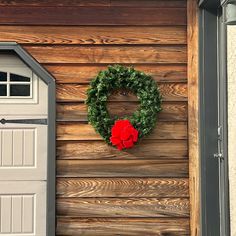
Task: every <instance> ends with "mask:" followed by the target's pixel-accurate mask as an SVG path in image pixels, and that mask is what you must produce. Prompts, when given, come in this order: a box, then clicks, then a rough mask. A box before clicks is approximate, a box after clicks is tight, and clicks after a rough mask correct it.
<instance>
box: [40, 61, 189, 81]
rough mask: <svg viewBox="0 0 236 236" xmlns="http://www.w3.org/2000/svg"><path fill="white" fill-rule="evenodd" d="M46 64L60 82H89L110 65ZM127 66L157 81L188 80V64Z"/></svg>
mask: <svg viewBox="0 0 236 236" xmlns="http://www.w3.org/2000/svg"><path fill="white" fill-rule="evenodd" d="M44 66H45V67H46V68H47V69H48V71H49V72H51V73H52V74H53V75H54V76H55V78H56V81H57V82H58V83H60V84H64V83H74V84H75V83H78V84H88V83H89V82H90V81H91V80H92V79H93V78H95V77H96V75H97V74H98V73H99V71H101V70H104V69H106V68H107V66H108V65H101V64H97V65H93V64H91V65H83V64H82V65H81V64H76V65H70V64H59V65H58V64H44ZM127 66H133V67H135V69H137V70H141V71H145V72H146V73H147V74H150V75H151V76H152V77H153V79H154V80H156V81H157V82H187V70H186V65H175V64H170V63H169V64H166V65H163V64H162V65H158V64H151V65H150V64H149V65H139V64H128V65H127Z"/></svg>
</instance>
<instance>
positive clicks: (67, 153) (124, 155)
mask: <svg viewBox="0 0 236 236" xmlns="http://www.w3.org/2000/svg"><path fill="white" fill-rule="evenodd" d="M167 158H168V159H187V158H188V145H187V140H142V142H140V144H139V145H136V146H135V147H134V148H132V149H129V150H125V151H122V152H120V151H119V150H117V149H116V148H115V147H112V146H110V145H107V144H106V143H105V142H104V141H84V140H83V141H57V159H58V160H69V159H74V160H88V159H91V160H100V159H111V160H129V159H138V160H143V159H155V160H158V159H164V160H166V159H167Z"/></svg>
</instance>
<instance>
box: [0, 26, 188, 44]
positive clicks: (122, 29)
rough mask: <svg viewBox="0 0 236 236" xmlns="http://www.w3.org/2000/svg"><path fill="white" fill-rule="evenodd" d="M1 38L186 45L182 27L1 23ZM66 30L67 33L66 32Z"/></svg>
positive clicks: (27, 41) (36, 41) (30, 41)
mask: <svg viewBox="0 0 236 236" xmlns="http://www.w3.org/2000/svg"><path fill="white" fill-rule="evenodd" d="M0 32H1V39H2V40H3V41H15V40H17V41H18V42H19V43H21V44H22V45H27V44H34V45H43V44H46V45H47V44H50V45H61V44H63V45H84V44H85V45H86V44H88V45H91V44H92V45H93V44H96V45H109V44H118V45H123V44H124V45H127V44H131V45H132V44H134V45H137V44H142V45H143V44H148V45H149V44H157V45H160V44H163V45H164V44H180V45H181V44H186V34H187V32H186V27H184V26H179V27H175V26H166V27H163V26H161V27H160V26H156V27H150V26H147V27H143V26H142V27H140V26H133V27H131V26H128V27H126V26H117V27H116V30H115V31H114V28H113V27H112V26H101V27H99V28H98V27H96V26H93V27H91V26H77V27H75V26H72V27H71V26H68V27H65V26H64V27H61V26H57V27H55V26H54V27H53V26H49V27H47V26H34V27H32V26H24V27H21V28H19V27H17V26H0ZM68 32H69V34H68Z"/></svg>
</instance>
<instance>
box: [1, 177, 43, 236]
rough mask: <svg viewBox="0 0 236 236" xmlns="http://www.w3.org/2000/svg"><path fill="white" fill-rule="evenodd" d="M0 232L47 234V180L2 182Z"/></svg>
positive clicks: (38, 235) (34, 235) (40, 235)
mask: <svg viewBox="0 0 236 236" xmlns="http://www.w3.org/2000/svg"><path fill="white" fill-rule="evenodd" d="M0 206H1V210H0V222H1V224H0V234H1V235H3V236H5V235H9V234H13V235H15V236H17V235H19V236H20V235H21V236H22V235H26V234H30V235H32V236H42V235H46V232H45V228H46V182H45V181H2V182H0Z"/></svg>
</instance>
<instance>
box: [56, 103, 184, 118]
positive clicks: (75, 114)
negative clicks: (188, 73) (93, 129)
mask: <svg viewBox="0 0 236 236" xmlns="http://www.w3.org/2000/svg"><path fill="white" fill-rule="evenodd" d="M138 107H139V103H137V102H108V103H107V109H108V112H109V114H110V116H111V117H114V116H115V115H116V116H119V117H123V116H125V115H132V114H133V113H134V112H135V111H136V110H137V109H138ZM162 109H163V110H162V111H161V112H160V113H158V120H159V121H187V104H186V102H164V103H163V104H162ZM87 120H88V117H87V106H86V105H85V104H84V103H58V104H57V121H87Z"/></svg>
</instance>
